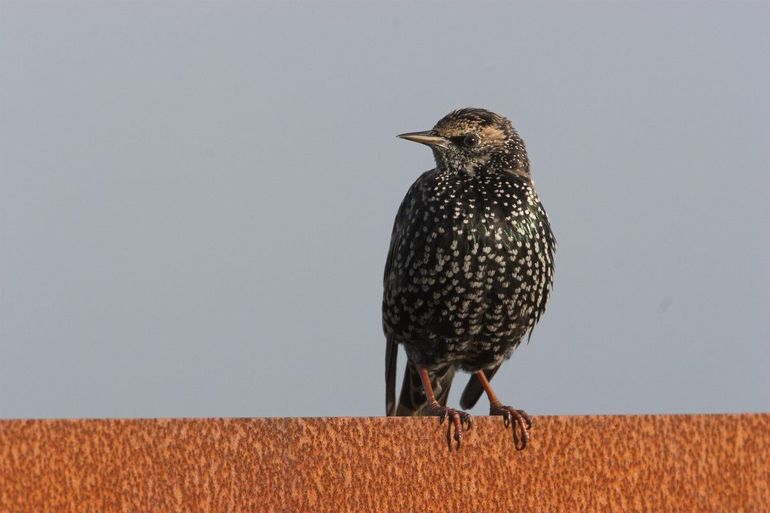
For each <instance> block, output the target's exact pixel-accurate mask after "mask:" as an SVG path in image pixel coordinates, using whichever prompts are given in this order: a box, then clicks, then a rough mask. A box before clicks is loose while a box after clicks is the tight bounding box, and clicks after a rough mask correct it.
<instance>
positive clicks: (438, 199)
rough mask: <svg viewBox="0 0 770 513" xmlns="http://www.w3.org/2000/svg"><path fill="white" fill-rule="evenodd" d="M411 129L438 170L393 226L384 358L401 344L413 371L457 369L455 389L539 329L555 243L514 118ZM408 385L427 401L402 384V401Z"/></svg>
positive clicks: (459, 115) (472, 114) (453, 118)
mask: <svg viewBox="0 0 770 513" xmlns="http://www.w3.org/2000/svg"><path fill="white" fill-rule="evenodd" d="M410 136H411V137H410ZM403 137H404V138H406V139H411V140H415V141H417V142H423V144H428V145H429V146H431V147H432V149H433V152H434V156H435V159H436V168H435V169H432V170H430V171H427V172H425V173H423V174H422V176H420V177H419V178H418V179H417V181H416V182H415V183H414V184H413V185H412V186H411V188H410V189H409V191H408V192H407V194H406V197H405V198H404V200H403V202H402V204H401V207H400V208H399V210H398V214H397V216H396V220H395V225H394V227H393V233H392V238H391V244H390V251H389V254H388V258H387V263H386V267H385V277H384V295H383V304H382V311H383V327H384V331H385V335H386V338H387V340H388V355H387V358H388V360H387V361H386V367H390V360H389V359H390V358H395V355H394V353H393V351H395V344H402V345H403V346H404V348H405V350H406V353H407V356H408V359H409V364H410V367H409V368H408V370H407V373H408V374H409V372H412V373H414V367H420V366H424V367H427V368H428V369H429V370H430V372H431V376H432V379H434V378H435V376H437V375H443V376H447V375H448V380H449V381H448V382H446V379H444V383H443V385H444V386H443V388H445V389H446V390H445V391H444V392H448V388H449V384H451V379H452V374H453V369H454V368H460V369H463V370H466V371H469V372H477V371H480V370H486V371H487V372H488V375H489V376H490V377H491V375H492V374H494V371H495V370H496V369H497V367H498V366H499V365H500V364H501V363H502V362H503V361H504V360H505V359H507V358H508V357H509V356H510V355H511V353H512V351H513V350H514V349H515V348H516V346H517V345H519V343H520V342H521V340H522V339H523V337H524V336H525V335H526V334H527V333H528V332H529V333H530V334H531V332H532V329H533V328H534V326H535V324H536V323H537V321H538V319H539V318H540V316H541V315H542V313H543V312H544V310H545V305H546V302H547V300H548V295H549V291H550V289H551V284H552V280H553V272H554V251H555V248H556V241H555V239H554V236H553V233H552V232H551V226H550V224H549V222H548V217H547V216H546V213H545V210H544V209H543V206H542V204H541V203H540V199H539V198H538V195H537V193H536V191H535V186H534V183H533V182H532V179H531V176H530V169H529V160H528V158H527V152H526V149H525V146H524V142H523V141H522V140H521V138H520V137H519V135H518V134H517V133H516V131H515V130H514V129H513V127H512V126H511V123H510V122H509V121H508V120H507V119H506V118H504V117H502V116H499V115H497V114H494V113H492V112H489V111H486V110H483V109H462V110H457V111H454V112H451V113H450V114H448V115H447V116H446V117H444V118H443V119H441V120H440V121H439V122H438V123H437V124H436V126H435V127H434V128H433V130H431V131H429V132H422V133H420V134H417V135H416V136H415V135H414V134H404V136H403ZM442 140H443V141H445V142H442ZM425 141H428V142H425ZM447 370H449V372H448V371H447ZM388 372H391V373H392V372H395V369H394V368H393V369H386V374H387V373H388ZM413 377H414V375H413V376H412V381H414V379H413ZM409 381H410V378H409V377H408V376H407V378H406V379H405V388H406V387H407V386H408V383H409ZM437 381H438V383H437V385H438V386H439V387H440V388H441V384H442V383H441V380H437ZM390 382H392V376H389V385H392V383H390ZM417 384H419V381H418V382H417ZM390 393H391V394H392V391H391V392H390ZM410 393H411V394H414V393H416V394H417V397H413V398H412V399H411V402H412V403H414V404H412V410H415V409H419V407H420V401H422V402H424V401H425V396H424V394H422V392H421V391H420V390H419V387H416V388H415V387H412V390H410V391H407V392H406V393H402V399H401V403H402V405H403V403H404V402H409V401H405V395H406V396H408V395H409V394H410ZM421 394H422V395H421ZM479 394H480V388H479ZM445 395H446V394H444V396H445ZM471 395H474V394H473V393H471ZM475 395H476V397H474V398H472V400H471V401H467V402H473V403H475V400H476V399H477V398H478V394H475ZM445 401H446V397H443V404H445ZM390 403H392V400H391V401H390ZM464 406H465V404H464ZM466 407H467V406H466ZM408 409H409V408H407V410H408ZM388 412H389V413H390V414H393V413H394V409H393V405H392V404H389V405H388ZM402 413H403V412H402Z"/></svg>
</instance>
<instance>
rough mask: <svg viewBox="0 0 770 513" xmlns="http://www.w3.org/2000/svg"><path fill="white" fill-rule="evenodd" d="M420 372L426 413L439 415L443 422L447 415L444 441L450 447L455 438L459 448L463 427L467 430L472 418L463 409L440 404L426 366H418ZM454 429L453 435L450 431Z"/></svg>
mask: <svg viewBox="0 0 770 513" xmlns="http://www.w3.org/2000/svg"><path fill="white" fill-rule="evenodd" d="M418 371H419V374H420V380H421V381H422V387H423V389H425V396H426V397H427V398H428V404H427V406H426V410H425V411H426V412H427V413H428V415H436V416H438V417H439V422H440V423H442V424H443V423H444V421H445V420H446V418H447V417H449V423H448V424H447V428H446V441H447V445H448V446H449V449H450V450H451V449H452V438H454V440H455V448H456V449H459V448H460V444H461V443H462V440H463V429H465V430H469V429H471V428H472V427H473V419H472V418H471V416H470V415H468V414H467V413H465V412H464V411H460V410H455V409H454V408H449V407H447V406H441V404H439V402H438V401H437V400H436V395H435V394H434V393H433V386H432V385H431V384H430V376H429V375H428V368H427V367H422V366H420V367H418ZM453 430H454V436H453V435H452V431H453Z"/></svg>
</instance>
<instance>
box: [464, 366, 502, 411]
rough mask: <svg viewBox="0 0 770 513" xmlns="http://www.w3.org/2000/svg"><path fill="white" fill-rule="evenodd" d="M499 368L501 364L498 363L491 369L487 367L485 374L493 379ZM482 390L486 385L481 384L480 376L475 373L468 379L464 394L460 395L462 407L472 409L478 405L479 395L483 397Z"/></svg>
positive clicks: (489, 378)
mask: <svg viewBox="0 0 770 513" xmlns="http://www.w3.org/2000/svg"><path fill="white" fill-rule="evenodd" d="M498 369H500V364H497V365H496V366H494V367H492V368H491V369H485V370H484V374H486V376H487V379H488V380H490V381H491V380H492V377H493V376H494V375H495V374H496V373H497V371H498ZM482 392H484V387H483V386H481V381H479V377H478V376H476V375H475V374H474V375H472V376H471V379H469V380H468V384H467V385H465V390H463V395H462V396H460V407H461V408H463V409H465V410H470V409H471V408H473V407H474V406H475V405H476V401H478V400H479V397H481V394H482Z"/></svg>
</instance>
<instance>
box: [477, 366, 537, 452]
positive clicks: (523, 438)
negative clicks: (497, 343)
mask: <svg viewBox="0 0 770 513" xmlns="http://www.w3.org/2000/svg"><path fill="white" fill-rule="evenodd" d="M476 375H477V376H478V378H479V381H481V386H483V387H484V391H485V392H486V393H487V397H489V414H490V415H501V416H502V417H503V424H504V425H505V427H506V428H507V427H508V426H511V430H512V431H513V445H514V446H515V447H516V450H518V451H520V450H522V449H524V448H525V447H526V446H527V442H528V441H529V429H530V428H531V427H532V417H530V416H529V415H527V412H525V411H524V410H517V409H514V408H511V407H510V406H504V405H503V403H501V402H500V399H498V398H497V395H495V391H494V390H492V386H491V385H490V384H489V380H488V379H487V376H486V374H484V371H480V372H478V373H476Z"/></svg>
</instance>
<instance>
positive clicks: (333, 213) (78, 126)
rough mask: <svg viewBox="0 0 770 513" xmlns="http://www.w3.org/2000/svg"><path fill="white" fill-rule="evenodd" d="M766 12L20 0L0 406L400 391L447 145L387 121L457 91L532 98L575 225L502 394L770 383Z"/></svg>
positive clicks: (545, 404)
mask: <svg viewBox="0 0 770 513" xmlns="http://www.w3.org/2000/svg"><path fill="white" fill-rule="evenodd" d="M768 27H770V4H768V3H767V2H761V3H753V4H752V3H719V4H705V3H702V2H693V3H675V4H665V3H633V4H624V3H590V4H577V3H548V4H541V3H525V4H516V5H513V4H509V3H476V2H463V3H457V4H450V3H438V2H436V3H419V4H413V3H406V2H405V3H397V4H384V3H377V4H374V3H324V4H323V5H317V4H314V5H309V4H308V5H306V4H301V3H277V2H274V3H271V4H260V3H255V2H244V3H219V2H205V3H190V2H165V3H157V2H95V1H94V2H66V3H65V2H52V3H47V2H26V1H25V2H9V1H5V0H4V1H2V2H1V3H0V172H1V175H0V180H1V181H0V214H1V216H2V217H1V218H0V222H1V223H2V224H1V225H0V230H1V231H0V281H1V283H0V416H3V417H105V416H109V417H112V416H121V417H122V416H130V417H133V416H163V417H165V416H284V415H285V416H294V415H307V416H315V415H380V414H382V413H383V412H384V398H383V395H384V371H383V362H384V357H383V352H384V340H383V336H382V333H381V327H380V326H381V325H380V301H381V290H382V269H383V266H384V261H385V255H386V252H387V248H388V242H389V237H390V230H391V223H392V220H393V217H394V215H395V212H396V209H397V208H398V205H399V203H400V201H401V199H402V197H403V195H404V193H405V192H406V190H407V188H408V187H409V185H410V184H411V183H412V181H413V180H414V179H415V178H416V177H417V176H418V175H419V174H420V173H421V172H422V171H424V170H426V169H429V168H430V167H432V165H433V163H432V156H431V154H430V152H429V151H428V150H427V149H425V148H423V147H421V146H419V145H416V144H411V143H407V142H405V141H401V140H397V139H396V138H395V137H394V136H395V135H396V134H397V133H401V132H405V131H413V130H423V129H428V128H430V127H431V126H433V124H434V123H435V122H436V121H437V120H438V119H439V118H440V117H442V116H443V115H444V114H446V113H447V112H448V111H450V110H452V109H454V108H458V107H465V106H481V107H486V108H489V109H491V110H494V111H496V112H499V113H501V114H504V115H506V116H508V117H510V118H511V119H512V121H513V123H514V126H516V127H517V128H518V130H519V131H520V133H521V134H522V136H523V137H524V139H525V141H526V142H527V145H528V149H529V153H530V157H531V160H532V163H533V172H534V176H535V180H536V182H537V185H538V189H539V192H540V195H541V198H542V200H543V202H544V204H545V206H546V208H547V210H548V213H549V215H550V218H551V222H552V224H553V226H554V229H555V231H556V235H557V238H558V241H559V249H558V253H557V274H556V283H555V288H554V292H553V295H552V301H551V303H550V306H549V308H548V311H547V313H546V315H545V317H544V318H543V319H542V321H541V323H540V325H539V326H538V327H537V328H536V329H535V332H534V335H533V337H532V340H531V342H530V343H529V344H528V345H522V346H521V347H520V348H519V349H518V350H517V351H516V353H515V354H514V356H513V358H512V359H511V360H510V361H509V362H508V363H507V364H506V365H505V366H504V368H503V370H502V371H501V372H500V374H498V376H497V377H496V378H495V381H494V384H495V386H496V389H497V392H498V395H500V396H501V397H502V398H504V399H505V400H506V401H507V402H509V403H511V404H514V405H516V406H517V407H522V408H526V409H527V410H529V411H530V413H534V414H544V413H548V414H576V413H633V412H651V413H661V412H722V411H728V412H738V411H755V410H770V370H768V369H770V344H769V342H770V316H768V314H769V313H770V194H769V193H770V177H769V173H770V144H768V143H770V65H769V64H770V58H769V57H768V55H770V31H768ZM401 362H402V363H403V355H402V359H401ZM463 381H464V380H463ZM462 384H464V382H463V383H458V384H457V385H456V386H455V389H454V390H453V399H452V401H453V402H455V403H456V401H457V397H458V394H459V390H460V388H461V385H462ZM479 404H480V406H478V407H477V408H476V409H475V410H474V411H475V412H476V413H484V412H485V409H486V402H485V401H480V403H479Z"/></svg>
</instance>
